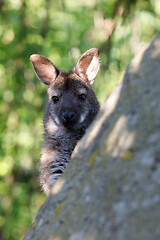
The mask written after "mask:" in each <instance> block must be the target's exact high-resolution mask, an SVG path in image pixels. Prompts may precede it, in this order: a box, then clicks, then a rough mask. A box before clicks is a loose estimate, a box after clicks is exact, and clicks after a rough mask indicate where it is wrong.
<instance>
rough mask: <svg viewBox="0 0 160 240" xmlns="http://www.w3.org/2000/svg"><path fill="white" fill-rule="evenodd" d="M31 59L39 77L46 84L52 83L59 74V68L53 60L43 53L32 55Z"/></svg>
mask: <svg viewBox="0 0 160 240" xmlns="http://www.w3.org/2000/svg"><path fill="white" fill-rule="evenodd" d="M30 61H31V63H32V64H33V67H34V70H35V72H36V74H37V76H38V78H39V79H40V80H41V81H42V82H43V83H44V84H46V85H50V84H51V83H52V82H53V81H54V80H55V79H56V77H57V76H58V74H59V70H58V68H56V67H55V66H54V65H53V64H52V62H51V61H49V60H48V59H47V58H45V57H42V56H41V55H38V54H33V55H31V56H30Z"/></svg>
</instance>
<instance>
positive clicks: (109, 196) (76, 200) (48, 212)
mask: <svg viewBox="0 0 160 240" xmlns="http://www.w3.org/2000/svg"><path fill="white" fill-rule="evenodd" d="M106 81H107V79H106ZM24 239H25V240H30V239H32V240H38V239H39V240H40V239H45V240H67V239H68V240H82V239H83V240H113V239H114V240H124V239H126V240H151V239H154V240H159V239H160V35H159V36H157V37H156V38H155V39H154V41H153V42H152V43H151V45H150V46H149V48H147V49H146V50H145V51H143V52H141V53H140V54H139V55H138V56H137V57H135V58H134V59H133V61H132V62H131V64H130V65H129V67H128V68H127V70H126V73H125V75H124V78H123V81H122V82H121V83H120V84H119V85H118V86H117V87H116V88H115V89H114V91H113V92H112V94H111V95H110V96H109V98H108V99H107V101H106V103H105V104H104V107H103V108H102V109H101V111H100V113H99V115H98V116H97V119H96V120H95V121H94V123H93V124H92V126H91V127H90V128H89V129H88V131H87V133H86V134H85V136H84V137H83V139H82V140H81V141H80V142H79V144H78V145H77V147H76V149H75V151H74V153H73V156H72V160H71V162H70V164H69V166H68V167H67V169H66V171H65V173H64V174H63V175H62V177H61V178H60V179H59V180H58V181H57V182H56V184H55V186H54V188H53V191H52V195H51V196H49V197H48V198H47V200H46V202H45V204H44V205H43V206H42V208H41V209H40V211H39V213H38V215H37V216H36V218H35V220H34V222H33V224H32V226H31V228H30V230H29V231H28V232H27V234H26V236H25V238H24Z"/></svg>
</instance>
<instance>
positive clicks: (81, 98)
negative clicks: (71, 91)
mask: <svg viewBox="0 0 160 240" xmlns="http://www.w3.org/2000/svg"><path fill="white" fill-rule="evenodd" d="M79 99H80V100H81V101H85V99H86V95H85V94H84V93H82V94H80V95H79Z"/></svg>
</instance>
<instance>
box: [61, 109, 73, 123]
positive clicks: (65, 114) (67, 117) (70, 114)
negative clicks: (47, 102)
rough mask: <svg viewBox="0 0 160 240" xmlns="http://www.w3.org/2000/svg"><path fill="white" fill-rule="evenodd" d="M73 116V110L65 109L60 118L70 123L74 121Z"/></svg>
mask: <svg viewBox="0 0 160 240" xmlns="http://www.w3.org/2000/svg"><path fill="white" fill-rule="evenodd" d="M74 118H75V114H74V112H71V111H66V112H63V113H62V120H63V122H64V123H65V124H71V123H72V122H73V121H74Z"/></svg>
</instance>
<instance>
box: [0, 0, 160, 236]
mask: <svg viewBox="0 0 160 240" xmlns="http://www.w3.org/2000/svg"><path fill="white" fill-rule="evenodd" d="M159 29H160V1H159V0H150V1H149V0H139V1H137V0H130V1H129V0H97V1H96V0H78V1H75V0H52V1H51V0H46V1H45V0H36V1H33V0H26V1H24V0H0V232H1V234H2V237H3V239H4V240H5V239H9V240H17V239H22V238H23V236H24V234H25V232H26V231H27V229H28V228H29V226H30V224H31V222H32V220H33V219H34V217H35V215H36V213H37V211H38V209H39V208H40V206H41V205H42V204H43V202H44V200H45V196H44V194H43V193H42V192H41V189H40V187H39V182H38V165H39V158H40V148H41V143H42V134H43V121H42V118H43V112H44V107H45V99H46V89H45V86H44V85H43V84H42V83H41V82H40V81H39V80H38V79H37V78H36V76H35V74H34V72H33V69H32V66H31V64H30V62H29V56H30V55H31V54H33V53H39V54H41V55H44V56H46V57H47V58H49V59H50V60H51V61H52V62H53V63H54V64H55V65H56V66H57V67H59V68H61V69H63V70H70V69H71V68H72V67H74V65H75V64H76V62H77V60H78V58H79V57H80V55H81V54H82V53H83V52H85V51H86V50H88V49H89V48H92V47H97V48H99V50H100V59H101V69H100V72H99V74H98V76H97V78H96V81H95V84H94V89H95V91H96V94H97V96H98V99H99V101H100V103H101V104H102V103H103V102H104V100H105V98H106V97H107V96H108V94H109V93H110V91H111V90H112V89H113V87H114V86H115V85H116V84H117V82H118V81H119V80H120V78H121V76H122V74H123V71H124V70H125V68H126V67H127V65H128V64H129V62H130V60H131V59H132V57H133V56H134V55H135V54H137V53H138V52H139V51H140V50H141V49H142V48H144V47H146V45H147V43H148V42H150V41H151V40H152V39H153V37H154V36H155V35H156V34H157V33H158V32H159Z"/></svg>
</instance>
